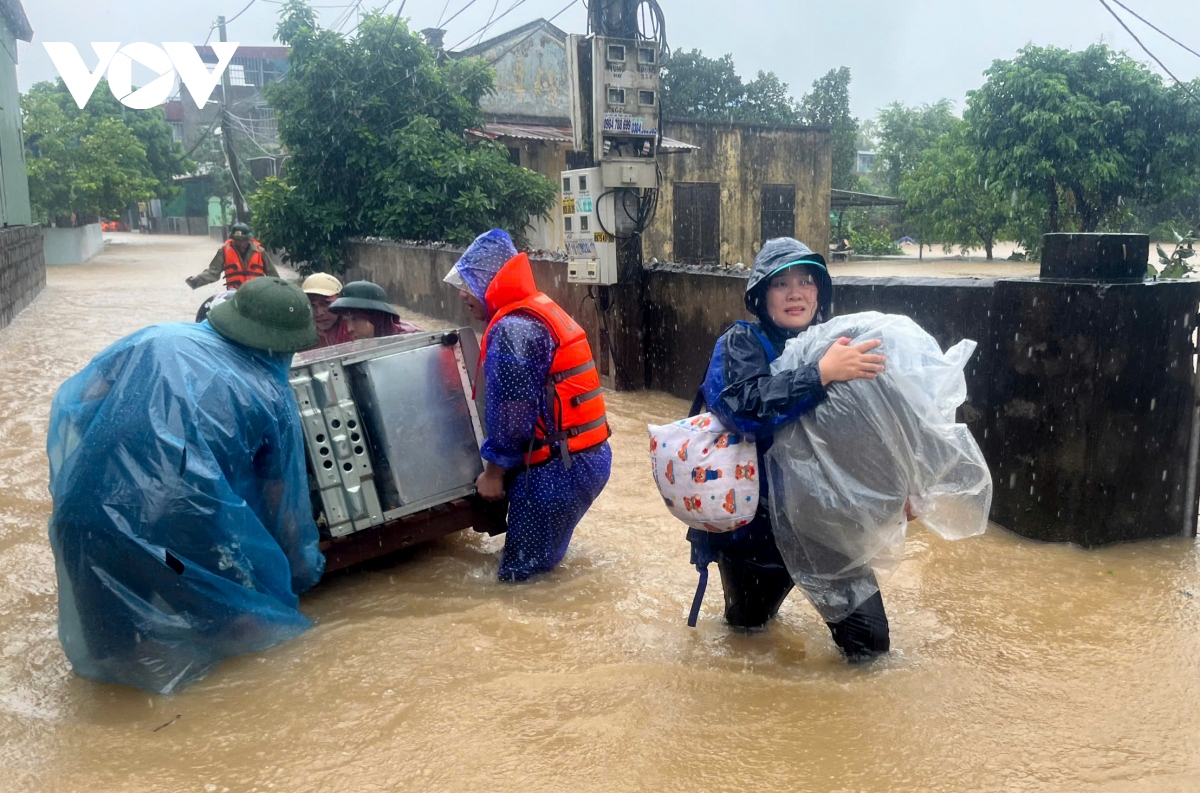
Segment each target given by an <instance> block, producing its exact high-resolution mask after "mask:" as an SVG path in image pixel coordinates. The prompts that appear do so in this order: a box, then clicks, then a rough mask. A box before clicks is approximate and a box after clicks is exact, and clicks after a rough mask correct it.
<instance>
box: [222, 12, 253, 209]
mask: <svg viewBox="0 0 1200 793" xmlns="http://www.w3.org/2000/svg"><path fill="white" fill-rule="evenodd" d="M217 27H218V29H219V31H220V39H221V41H225V40H226V39H225V17H223V16H219V17H217ZM229 88H230V84H229V69H228V67H227V68H226V69H225V71H224V72H222V73H221V109H220V111H219V112H220V114H221V146H222V147H223V148H224V149H225V162H226V163H227V164H228V165H229V175H230V177H232V179H233V212H234V215H236V216H237V221H238V223H245V222H246V221H247V220H248V219H249V215H250V211H249V209H247V207H246V197H245V196H244V195H242V175H241V171H240V170H239V169H238V160H237V153H236V152H235V151H234V150H233V124H232V123H230V120H229Z"/></svg>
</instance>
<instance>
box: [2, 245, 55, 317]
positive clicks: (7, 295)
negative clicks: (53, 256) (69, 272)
mask: <svg viewBox="0 0 1200 793" xmlns="http://www.w3.org/2000/svg"><path fill="white" fill-rule="evenodd" d="M45 286H46V260H45V257H44V256H43V255H42V233H41V229H40V228H39V227H38V226H9V227H8V228H5V229H0V328H3V327H6V326H7V325H8V323H10V322H12V321H13V318H14V317H16V316H17V314H19V313H21V309H23V308H25V306H27V305H29V304H30V303H32V302H33V299H34V298H35V297H37V296H38V294H39V293H40V292H41V291H42V288H43V287H45Z"/></svg>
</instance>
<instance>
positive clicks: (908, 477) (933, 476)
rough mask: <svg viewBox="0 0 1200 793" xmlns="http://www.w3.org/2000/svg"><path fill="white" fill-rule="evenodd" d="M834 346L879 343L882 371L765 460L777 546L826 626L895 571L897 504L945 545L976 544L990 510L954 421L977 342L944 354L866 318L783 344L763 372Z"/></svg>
mask: <svg viewBox="0 0 1200 793" xmlns="http://www.w3.org/2000/svg"><path fill="white" fill-rule="evenodd" d="M843 336H847V337H849V338H851V339H852V340H853V341H852V343H853V344H861V343H863V342H865V341H869V340H872V339H881V340H882V341H883V344H882V345H881V346H880V347H879V348H878V349H876V350H874V351H873V352H878V353H880V354H882V355H885V356H887V363H886V371H885V372H884V373H883V374H882V375H880V376H879V377H877V378H876V379H874V380H853V381H851V382H846V383H833V384H831V385H829V386H828V387H827V395H828V396H827V398H826V400H825V401H824V402H822V403H820V404H819V405H817V406H816V407H815V408H813V409H812V410H811V411H809V412H808V413H807V414H805V415H804V416H802V417H801V418H800V419H799V420H798V421H795V422H792V423H790V424H788V425H787V426H785V427H783V428H781V429H780V430H778V431H777V432H776V433H775V443H774V445H773V446H772V447H771V449H770V451H769V452H767V455H766V475H767V477H768V479H769V483H770V494H771V519H772V523H773V525H774V529H775V543H776V545H777V546H778V547H779V550H780V553H781V554H782V555H783V559H784V562H785V563H786V564H787V567H788V571H789V572H790V573H791V575H792V578H793V579H795V581H796V582H797V583H798V584H800V585H801V588H802V589H803V590H804V591H805V593H806V594H807V595H808V597H809V599H810V600H811V601H812V602H813V605H814V606H816V608H817V610H818V611H819V612H820V613H821V616H822V618H824V619H825V620H826V621H827V622H839V621H841V620H842V619H844V618H845V617H847V616H848V615H849V614H850V613H851V612H853V611H854V610H855V609H856V608H857V607H858V606H859V604H861V603H862V602H863V601H865V600H867V599H868V598H870V597H871V596H872V595H874V594H875V592H876V591H878V585H877V576H880V577H882V576H886V575H887V574H889V573H890V572H891V571H892V570H894V569H895V567H896V565H898V564H899V562H900V560H901V559H902V557H903V551H904V538H905V530H906V527H907V523H908V521H907V518H906V517H905V509H904V508H905V502H909V503H911V504H912V506H913V509H914V511H915V512H916V513H917V514H918V515H919V516H920V518H921V520H922V522H924V524H925V525H926V526H928V527H929V528H930V529H932V530H933V531H935V532H936V533H937V534H939V535H941V536H942V537H944V538H946V539H950V540H956V539H962V538H964V537H971V536H974V535H976V534H982V533H983V532H984V530H986V528H987V518H988V512H989V510H990V509H991V503H992V478H991V474H990V472H989V471H988V466H987V463H986V462H985V461H984V459H983V453H982V452H981V451H980V449H979V445H978V444H977V443H976V442H975V439H974V438H973V437H972V436H971V433H970V432H969V431H968V429H967V427H966V425H964V424H956V423H955V421H954V418H955V411H956V410H957V408H958V406H959V405H961V404H962V403H963V402H964V401H966V397H967V386H966V378H965V377H964V375H963V369H964V367H965V366H966V363H967V360H968V359H969V358H970V357H971V354H972V353H973V352H974V350H975V342H973V341H970V340H964V341H961V342H959V343H958V344H956V345H954V346H953V347H951V348H950V349H949V350H947V351H946V352H945V353H943V352H942V351H941V348H940V347H938V344H937V342H936V341H935V340H934V339H933V337H932V336H930V335H929V334H928V333H926V332H925V331H924V330H922V329H921V328H920V327H919V326H918V325H917V324H916V323H915V322H913V321H912V320H911V319H909V318H908V317H904V316H898V315H891V314H880V313H878V312H873V311H869V312H864V313H860V314H850V315H846V316H841V317H835V318H833V319H832V320H830V321H828V322H825V323H823V324H821V325H816V326H814V327H812V328H810V329H809V330H807V331H806V332H804V333H802V334H800V335H799V336H798V337H796V338H795V339H792V340H791V341H789V342H788V343H787V346H786V347H785V348H784V352H783V354H782V355H781V356H780V357H779V358H778V359H777V360H776V361H775V362H774V363H773V364H772V365H771V371H772V373H774V374H778V373H779V372H781V371H785V370H788V369H795V368H798V367H800V366H802V365H805V364H809V363H814V362H817V361H819V360H820V359H821V358H822V356H824V354H825V352H826V351H827V350H828V349H829V347H830V346H831V345H833V344H834V342H836V341H837V339H839V338H840V337H843ZM872 572H874V573H875V575H873V574H872Z"/></svg>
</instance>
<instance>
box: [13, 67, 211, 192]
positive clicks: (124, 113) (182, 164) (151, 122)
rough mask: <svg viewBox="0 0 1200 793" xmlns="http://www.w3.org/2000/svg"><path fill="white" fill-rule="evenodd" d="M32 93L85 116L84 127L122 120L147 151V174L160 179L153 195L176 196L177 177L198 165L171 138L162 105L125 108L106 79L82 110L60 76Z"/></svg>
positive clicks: (68, 112)
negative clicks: (143, 108)
mask: <svg viewBox="0 0 1200 793" xmlns="http://www.w3.org/2000/svg"><path fill="white" fill-rule="evenodd" d="M29 93H30V94H37V95H45V96H47V97H49V98H50V99H51V100H52V101H53V102H54V103H55V104H57V105H58V107H59V109H60V110H62V112H63V114H64V115H65V116H67V117H68V118H76V117H79V118H81V119H83V120H84V122H85V127H86V128H87V129H89V130H90V129H92V128H93V127H94V126H95V125H96V124H98V123H99V122H101V121H104V120H105V119H119V120H120V121H121V123H123V124H124V125H125V126H126V127H128V128H129V130H130V131H131V132H132V133H133V135H134V137H136V138H137V139H138V142H139V143H141V144H142V148H143V149H145V151H146V164H147V167H148V169H149V170H148V173H149V174H150V175H151V176H153V178H154V180H155V182H157V185H156V186H155V189H154V196H153V197H154V198H161V199H163V200H169V199H171V198H174V197H175V196H176V195H178V194H179V188H178V187H176V186H175V182H174V178H175V177H176V176H179V175H181V174H185V173H188V172H189V171H191V170H192V169H193V168H195V163H193V162H191V161H190V160H189V159H188V158H187V157H186V156H185V155H184V151H183V147H182V146H180V145H179V144H178V143H177V142H176V141H175V139H174V138H173V137H172V135H171V126H170V125H169V124H168V123H167V118H166V115H165V114H164V113H163V111H162V108H157V107H153V108H150V109H149V110H131V109H129V108H127V107H125V106H124V105H122V104H121V103H120V102H118V101H117V98H116V97H115V96H113V94H112V91H111V90H109V87H108V81H107V80H105V79H101V80H100V82H99V83H98V84H97V86H96V90H95V91H93V92H92V96H91V98H90V99H89V100H88V101H87V104H86V105H85V106H84V107H83V109H82V110H80V109H79V106H78V105H76V104H75V100H74V99H73V98H72V97H71V93H70V91H68V90H67V86H66V84H65V83H63V81H62V80H61V79H59V80H56V81H55V82H53V83H51V82H41V83H38V84H36V85H34V86H33V87H32V88H30V89H29Z"/></svg>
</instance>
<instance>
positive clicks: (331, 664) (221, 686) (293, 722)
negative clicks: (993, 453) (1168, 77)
mask: <svg viewBox="0 0 1200 793" xmlns="http://www.w3.org/2000/svg"><path fill="white" fill-rule="evenodd" d="M115 236H116V237H118V238H119V240H120V241H119V242H118V243H116V244H113V245H110V246H109V250H108V251H107V252H106V253H105V254H104V255H103V257H102V258H100V259H97V260H96V261H95V262H93V263H91V264H88V265H84V266H79V267H57V268H51V272H50V275H49V285H48V287H47V289H46V291H45V292H44V293H43V295H42V296H41V297H40V298H39V300H38V301H37V303H36V304H35V305H34V306H33V307H31V308H30V309H28V310H26V312H25V313H24V314H23V315H22V316H21V317H20V318H19V319H18V320H17V321H16V322H15V323H14V324H13V325H12V326H10V327H9V328H8V329H6V330H3V331H0V771H2V773H3V777H4V781H3V782H2V783H0V788H2V789H4V790H10V791H80V790H97V791H101V790H102V791H201V790H203V791H256V790H257V791H266V790H278V791H374V790H422V791H490V792H494V791H508V790H513V791H517V790H520V791H562V790H568V789H572V790H588V791H609V790H612V791H618V790H673V791H674V790H681V791H691V790H696V791H717V790H738V789H753V790H763V791H768V790H785V789H786V790H789V791H992V790H1008V791H1078V790H1089V791H1090V790H1097V791H1122V792H1124V791H1194V790H1197V789H1200V554H1198V553H1197V547H1196V545H1195V543H1193V542H1191V541H1173V542H1158V543H1149V544H1143V545H1136V546H1126V547H1118V548H1112V549H1107V550H1101V551H1091V552H1084V551H1081V550H1078V549H1075V548H1071V547H1061V546H1049V545H1039V544H1034V543H1030V542H1026V541H1023V540H1021V539H1019V538H1016V537H1014V536H1012V535H1010V534H1007V533H1005V532H1003V531H1002V530H993V531H991V532H989V533H988V534H987V535H985V536H984V537H982V538H976V539H973V540H967V541H964V542H960V543H954V544H952V543H947V542H943V541H941V540H939V539H937V538H936V537H933V536H932V535H930V534H928V533H926V532H924V531H922V530H921V529H920V528H919V527H918V528H915V530H914V531H913V536H912V540H911V541H910V543H909V545H908V550H907V559H906V561H905V563H904V565H902V566H901V568H900V571H899V572H898V573H897V574H896V575H895V576H894V577H893V578H892V579H891V580H890V581H888V582H887V583H886V584H884V587H883V590H884V600H885V602H886V604H887V607H888V612H889V616H890V619H891V624H892V646H893V648H895V652H894V653H893V656H892V657H891V658H889V659H887V660H885V661H883V662H881V663H878V664H875V665H874V666H871V667H867V668H850V667H847V666H846V665H845V664H844V663H843V662H842V661H841V660H840V659H839V658H838V656H837V654H836V651H835V649H834V647H833V644H832V643H831V642H830V640H829V637H828V632H827V631H826V629H825V627H824V626H823V625H822V624H821V623H820V622H819V621H818V620H817V618H816V615H815V613H814V612H813V611H812V610H811V609H810V607H809V606H808V605H807V603H805V602H804V601H803V600H802V599H801V598H799V597H797V596H793V597H792V598H789V600H788V602H787V603H785V605H784V608H783V610H782V612H781V614H780V618H779V620H778V621H777V622H776V624H775V625H773V626H772V628H771V629H770V630H769V631H767V632H766V633H764V634H762V635H758V636H749V637H747V636H738V635H731V634H730V633H729V632H728V631H727V630H726V629H725V628H724V626H723V624H722V621H721V618H720V601H721V594H720V584H719V580H718V579H717V577H716V576H715V575H714V577H713V583H712V585H711V586H710V589H709V595H708V598H707V600H706V603H705V610H704V614H703V617H702V619H701V622H700V625H699V627H698V628H697V629H695V630H691V629H688V628H687V626H686V625H685V617H686V612H687V607H688V605H689V603H690V600H691V595H692V590H693V587H694V586H695V573H694V571H692V570H691V569H690V568H689V566H688V563H687V543H686V541H685V540H684V536H683V535H684V532H683V529H682V528H681V526H680V524H678V523H676V522H674V521H673V519H672V518H670V516H669V515H668V514H667V512H666V510H665V509H664V508H662V506H661V505H660V503H659V502H658V501H657V494H656V491H655V490H654V486H653V484H652V482H651V480H650V477H649V466H648V461H647V448H646V443H645V424H646V423H647V422H650V421H653V422H661V421H664V420H668V419H671V418H674V417H678V416H681V415H683V413H684V412H685V410H686V404H685V403H684V402H682V401H681V400H677V399H673V398H670V397H666V396H663V395H660V394H636V395H617V396H614V397H611V398H610V401H609V404H610V407H611V414H612V420H613V425H614V429H615V432H616V435H615V437H614V439H613V448H614V474H613V479H612V482H611V483H610V485H609V487H608V489H607V491H606V492H605V493H604V495H603V496H602V498H601V499H600V501H599V502H598V503H597V505H596V507H595V508H594V509H593V511H592V512H591V513H590V514H589V515H588V517H587V518H586V519H585V520H584V522H583V524H582V525H581V526H580V528H579V530H578V531H577V533H576V537H575V541H574V543H573V545H572V548H571V552H570V554H569V555H568V557H567V560H566V562H565V563H564V565H563V566H562V567H561V568H560V569H559V570H558V571H556V572H555V573H554V574H552V575H550V576H548V577H545V578H543V579H541V580H539V581H537V582H536V583H533V584H530V585H524V586H501V585H500V584H498V583H497V582H496V581H495V580H494V575H495V568H496V561H497V551H498V549H499V548H500V544H501V542H502V539H496V540H493V539H489V538H487V537H483V536H478V535H475V534H473V533H464V534H460V535H457V536H454V537H451V538H448V539H446V540H444V541H442V542H440V543H437V544H433V545H430V546H427V547H424V548H420V549H417V550H415V551H413V552H410V553H408V554H405V555H403V556H402V557H401V558H398V559H390V560H387V561H385V562H383V563H379V564H375V565H373V566H372V567H371V568H370V569H368V570H360V571H356V572H352V573H349V574H345V575H337V576H334V577H333V578H332V579H331V580H328V581H326V582H324V583H323V584H322V585H321V586H319V587H318V588H317V590H316V591H314V592H313V593H312V594H310V595H308V596H307V597H306V598H304V600H303V601H302V607H303V609H304V610H305V612H306V613H307V614H309V615H310V616H311V617H312V618H313V619H314V620H315V622H316V623H317V626H316V627H315V628H314V629H313V630H312V631H310V632H309V633H307V634H306V635H304V636H303V637H301V638H300V639H299V640H297V641H295V642H292V643H291V644H288V645H284V646H282V647H278V648H275V649H273V650H271V651H269V652H266V653H263V654H261V655H257V656H250V657H243V658H238V659H234V660H233V661H231V662H229V663H226V664H225V665H224V666H222V667H221V668H220V669H218V670H217V672H216V673H214V674H213V675H211V676H210V677H209V678H207V679H206V680H204V681H202V682H201V683H199V684H198V685H196V686H194V687H193V688H191V689H189V690H188V691H186V692H184V693H183V694H181V695H177V696H174V697H159V696H149V695H147V694H144V693H141V692H136V691H130V690H123V689H118V688H114V687H109V686H102V685H97V684H93V683H91V682H89V681H86V680H83V679H80V678H77V677H75V676H74V675H73V674H72V673H71V671H70V669H69V667H68V665H67V662H66V659H65V658H64V656H63V655H62V651H61V650H60V648H59V645H58V641H57V638H56V635H55V584H54V571H53V560H52V556H51V553H50V549H49V545H48V543H47V540H46V518H47V515H48V514H49V511H50V501H49V497H48V495H47V491H46V475H47V474H46V460H45V453H44V444H45V429H46V421H47V415H48V411H49V403H50V399H51V397H52V396H53V393H54V391H55V389H56V388H57V386H58V385H59V383H60V382H61V381H62V380H63V379H65V378H66V377H68V376H69V375H71V374H72V373H74V372H75V371H77V370H78V369H79V368H81V367H82V366H83V365H84V364H85V363H86V362H87V360H88V359H89V358H90V357H91V356H92V355H93V354H95V353H96V352H97V351H99V350H100V349H101V348H103V347H104V346H105V345H106V344H108V343H109V342H111V341H112V340H114V339H116V338H118V337H120V336H122V335H124V334H126V333H129V332H131V331H133V330H135V329H137V328H139V327H141V326H144V325H146V324H149V323H153V322H159V321H164V320H187V319H191V317H192V316H193V315H194V312H195V309H196V307H197V306H198V305H199V303H200V302H201V300H202V299H203V298H204V297H205V296H206V295H207V294H208V293H209V292H210V291H215V289H212V288H210V289H206V290H201V291H200V292H197V293H193V292H191V291H190V290H188V288H187V287H186V286H185V285H184V284H183V282H182V281H183V277H184V276H185V275H188V274H191V273H194V272H198V271H199V270H200V269H202V268H203V266H204V265H205V264H206V263H207V261H208V259H209V258H210V256H211V253H212V251H213V250H214V245H215V243H211V242H209V241H207V240H200V241H195V240H190V239H184V238H167V239H164V238H154V239H152V240H146V239H144V238H139V237H136V236H130V235H115Z"/></svg>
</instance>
